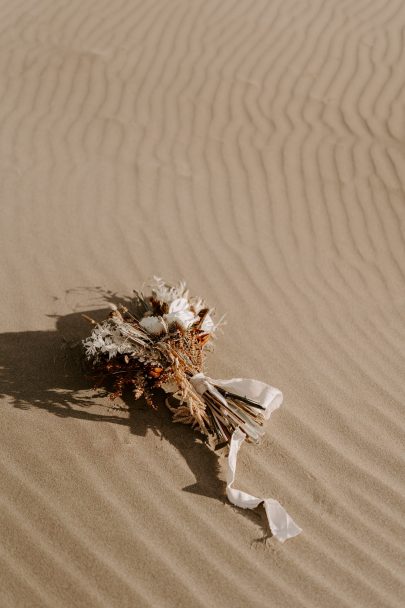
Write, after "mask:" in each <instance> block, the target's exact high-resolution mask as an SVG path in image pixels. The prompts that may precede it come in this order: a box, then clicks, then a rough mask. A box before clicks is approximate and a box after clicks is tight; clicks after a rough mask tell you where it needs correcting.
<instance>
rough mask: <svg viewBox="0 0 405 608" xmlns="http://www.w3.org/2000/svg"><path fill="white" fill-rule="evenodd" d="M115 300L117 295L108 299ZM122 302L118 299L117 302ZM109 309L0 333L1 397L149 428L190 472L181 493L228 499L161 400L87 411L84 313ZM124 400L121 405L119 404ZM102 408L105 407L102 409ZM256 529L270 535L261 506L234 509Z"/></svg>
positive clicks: (197, 446)
mask: <svg viewBox="0 0 405 608" xmlns="http://www.w3.org/2000/svg"><path fill="white" fill-rule="evenodd" d="M108 299H109V301H110V302H114V303H118V302H119V301H120V300H119V299H118V298H113V297H111V298H108ZM121 301H122V300H121ZM109 310H110V309H102V310H101V309H98V310H92V311H83V312H80V313H72V314H68V315H65V316H60V317H55V319H56V329H55V330H51V331H25V332H19V333H3V334H0V397H7V400H8V401H9V402H11V403H12V405H13V406H14V407H16V408H19V409H29V408H32V407H36V408H40V409H43V410H46V411H47V412H50V413H52V414H54V415H56V416H59V417H61V418H67V417H70V418H79V419H82V420H88V421H89V422H93V423H100V422H101V423H102V422H110V423H115V424H121V425H127V426H129V428H130V430H131V433H133V434H134V435H141V436H145V435H146V433H147V431H148V430H149V429H150V430H152V432H153V433H155V434H156V435H159V436H160V437H161V438H162V439H164V440H166V441H169V442H170V443H171V444H172V445H173V446H174V447H175V448H176V449H177V450H178V451H179V452H180V453H181V455H182V456H183V458H184V459H185V461H186V462H187V464H188V466H189V468H190V470H191V471H192V473H193V474H194V476H195V479H196V481H195V483H194V484H192V485H191V486H187V487H185V488H183V491H186V492H191V493H194V494H199V495H202V496H207V497H209V498H214V499H216V500H220V501H221V502H227V501H226V496H225V482H224V481H223V480H222V479H221V478H220V477H219V471H220V466H219V457H218V455H217V454H216V453H215V452H213V451H212V450H211V449H210V448H209V447H208V446H207V445H206V444H205V443H202V442H201V439H202V436H201V435H199V433H196V432H195V431H193V430H192V429H191V427H187V426H183V425H180V424H173V422H172V421H171V414H170V412H169V410H168V409H167V408H166V406H165V405H164V402H163V399H162V400H161V402H160V403H159V405H158V408H157V410H152V409H151V408H150V407H148V406H147V405H146V404H145V403H144V402H143V400H138V401H135V400H134V399H133V397H132V395H130V394H129V395H124V397H123V399H122V400H121V404H118V405H117V408H118V409H121V410H122V409H125V410H126V411H127V412H128V417H125V418H123V417H122V412H121V415H117V414H114V410H113V409H112V408H111V404H110V402H109V403H108V406H104V407H103V406H102V405H100V407H99V409H100V413H95V412H94V407H92V408H91V409H92V411H88V410H89V409H90V406H94V398H95V397H97V398H98V400H100V399H99V398H100V393H99V392H96V393H94V391H92V390H91V387H92V386H93V384H92V379H91V378H89V377H86V374H85V373H84V370H83V368H82V363H81V357H80V340H81V339H82V338H83V337H85V336H86V335H88V333H89V325H88V323H86V321H85V320H84V319H83V316H82V315H83V314H86V315H88V316H90V317H92V318H93V319H95V320H97V321H99V320H102V319H104V318H105V317H106V316H107V314H108V312H109ZM122 402H123V403H122ZM103 410H104V411H103ZM238 512H240V513H243V514H244V515H245V516H247V517H248V518H249V519H251V520H252V521H254V523H256V524H257V525H259V527H260V528H261V532H262V534H263V537H261V538H259V539H256V540H255V541H254V542H256V541H265V540H266V538H268V537H270V532H269V529H268V525H267V521H266V518H265V516H264V512H263V509H259V510H257V511H245V510H243V511H242V510H240V509H238Z"/></svg>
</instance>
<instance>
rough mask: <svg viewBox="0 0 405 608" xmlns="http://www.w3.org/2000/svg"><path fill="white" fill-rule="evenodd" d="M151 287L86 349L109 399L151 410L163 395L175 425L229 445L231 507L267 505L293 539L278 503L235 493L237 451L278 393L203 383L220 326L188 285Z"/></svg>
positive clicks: (276, 527) (254, 433)
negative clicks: (126, 397) (129, 398)
mask: <svg viewBox="0 0 405 608" xmlns="http://www.w3.org/2000/svg"><path fill="white" fill-rule="evenodd" d="M150 288H151V294H150V295H149V296H144V295H143V294H142V293H141V292H135V297H134V299H133V302H132V306H131V310H130V309H129V308H128V307H124V306H119V307H115V308H114V309H113V310H112V311H111V313H110V314H109V316H108V318H107V319H105V320H104V321H103V322H101V323H95V322H93V323H94V325H95V326H94V328H93V330H92V332H91V335H90V336H89V337H88V338H86V339H85V340H84V341H83V346H84V350H85V356H86V359H87V361H88V362H89V363H90V366H91V369H92V371H93V372H94V373H95V374H97V375H98V376H99V378H100V382H99V384H101V383H103V382H104V381H107V380H108V381H110V382H112V386H113V389H112V392H111V397H112V398H115V397H118V396H120V395H121V394H122V392H123V390H124V389H126V388H130V389H131V390H132V392H133V394H134V396H135V398H139V397H141V396H143V397H144V398H145V400H146V402H147V403H148V404H149V405H150V406H151V407H156V406H155V396H156V392H157V391H158V390H159V389H163V391H165V392H166V393H168V394H169V397H168V398H167V399H166V404H167V406H168V407H169V409H170V410H171V411H172V413H173V419H174V421H175V422H181V423H184V424H190V425H191V426H192V427H194V428H198V429H199V430H200V431H201V432H202V433H203V434H204V435H206V436H208V437H209V438H210V439H212V441H213V443H214V445H215V446H216V447H217V448H219V447H223V446H226V445H229V447H230V451H229V458H228V485H227V495H228V498H229V500H230V501H231V502H232V503H233V504H236V505H238V506H241V507H243V508H254V507H255V506H257V505H258V504H260V503H261V502H264V506H265V508H266V512H267V515H268V519H269V523H270V527H271V530H272V532H273V534H274V535H275V536H276V537H277V538H278V539H279V540H281V541H284V540H286V538H290V537H292V536H295V535H296V534H298V533H299V532H300V531H301V529H300V528H298V526H296V524H295V523H294V522H293V520H292V519H291V518H290V516H289V515H288V514H287V513H286V512H285V511H284V509H283V508H282V507H281V505H280V504H279V503H278V502H277V501H275V500H273V499H261V498H256V497H254V496H251V495H249V494H246V493H245V492H241V491H239V490H235V489H234V488H233V487H232V484H233V481H234V477H235V472H236V457H237V453H238V450H239V448H240V445H241V444H242V443H243V441H244V440H245V438H247V440H248V441H251V442H255V443H257V442H258V441H259V439H260V437H261V436H262V435H263V434H264V429H263V424H264V422H265V420H266V419H268V418H269V417H270V414H271V412H272V411H274V410H275V409H277V408H278V407H279V406H280V405H281V403H282V399H283V397H282V394H281V392H280V391H279V390H278V389H276V388H274V387H272V386H269V385H268V384H265V383H263V382H260V381H258V380H250V379H245V378H233V379H231V380H213V379H212V378H209V377H208V376H206V375H205V373H204V362H205V356H206V352H207V349H208V347H209V345H210V344H211V343H212V340H213V339H214V337H215V334H216V331H217V329H218V327H219V326H220V324H221V320H220V321H219V322H217V323H215V321H214V319H213V317H214V310H213V309H211V308H209V307H208V306H207V305H206V303H205V302H204V300H203V299H201V298H196V297H190V295H189V292H188V289H187V288H186V284H185V283H184V282H180V283H178V284H177V285H169V284H168V283H166V282H164V281H163V280H162V279H160V278H158V277H154V280H153V282H152V283H151V284H150Z"/></svg>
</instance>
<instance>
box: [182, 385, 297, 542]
mask: <svg viewBox="0 0 405 608" xmlns="http://www.w3.org/2000/svg"><path fill="white" fill-rule="evenodd" d="M190 382H191V383H192V385H193V386H194V388H195V390H196V391H197V392H198V393H199V394H200V395H202V394H203V393H205V391H207V390H209V391H210V392H212V393H214V394H215V395H216V397H217V398H218V399H219V398H221V400H223V399H224V397H223V396H222V395H221V393H220V392H219V391H217V390H216V389H215V386H214V385H216V386H219V387H220V388H223V389H225V390H228V391H229V392H232V393H235V394H236V395H240V396H241V397H247V398H248V399H251V400H253V401H256V402H258V403H260V405H262V406H263V407H265V408H266V409H265V411H264V417H265V418H266V420H268V419H269V418H270V415H271V413H272V412H273V411H274V410H276V409H277V408H279V407H280V405H281V404H282V402H283V395H282V393H281V391H279V390H278V389H277V388H274V387H273V386H270V385H269V384H265V383H264V382H260V381H259V380H250V379H246V378H232V379H231V380H213V379H212V378H208V377H207V376H205V374H203V373H199V374H195V375H194V376H193V377H192V378H191V379H190ZM245 439H246V435H245V433H244V432H243V430H241V429H240V428H238V429H236V430H235V431H234V432H233V434H232V437H231V443H230V448H229V455H228V470H227V486H226V495H227V497H228V500H229V502H231V503H232V504H233V505H236V506H237V507H241V508H242V509H255V508H256V507H258V506H259V505H260V504H261V503H263V504H264V508H265V511H266V515H267V519H268V522H269V526H270V530H271V532H272V534H273V536H275V537H276V538H277V540H279V541H280V542H282V543H283V542H284V541H286V540H287V539H288V538H293V537H294V536H297V535H298V534H299V533H300V532H302V530H301V528H300V527H299V526H297V524H296V523H295V522H294V520H293V519H292V518H291V517H290V516H289V515H288V513H287V511H286V510H285V509H284V508H283V507H282V506H281V505H280V503H279V502H278V501H277V500H274V499H273V498H257V497H256V496H252V495H251V494H248V493H247V492H243V491H242V490H237V489H236V488H233V487H232V484H233V482H234V481H235V476H236V464H237V459H238V452H239V449H240V447H241V445H242V443H243V442H244V441H245Z"/></svg>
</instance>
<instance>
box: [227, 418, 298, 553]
mask: <svg viewBox="0 0 405 608" xmlns="http://www.w3.org/2000/svg"><path fill="white" fill-rule="evenodd" d="M245 438H246V435H245V434H244V433H243V431H241V430H240V429H236V430H235V431H234V432H233V435H232V438H231V443H230V449H229V456H228V471H227V486H226V495H227V497H228V500H229V502H230V503H232V504H233V505H235V506H237V507H240V508H242V509H255V508H256V507H257V506H259V505H260V504H261V503H264V508H265V511H266V515H267V519H268V522H269V526H270V530H271V533H272V534H273V536H274V537H275V538H277V540H279V541H280V542H282V543H283V542H284V541H286V540H287V539H288V538H293V537H294V536H297V535H298V534H300V532H302V529H301V528H300V527H299V526H297V524H296V523H295V522H294V520H293V519H292V517H290V515H289V514H288V513H287V511H286V510H285V509H284V508H283V507H282V506H281V505H280V503H279V502H278V501H277V500H274V499H273V498H257V497H256V496H252V495H251V494H248V493H247V492H242V491H241V490H237V489H236V488H233V487H232V485H233V482H234V481H235V476H236V465H237V457H238V452H239V449H240V447H241V445H242V443H243V442H244V441H245Z"/></svg>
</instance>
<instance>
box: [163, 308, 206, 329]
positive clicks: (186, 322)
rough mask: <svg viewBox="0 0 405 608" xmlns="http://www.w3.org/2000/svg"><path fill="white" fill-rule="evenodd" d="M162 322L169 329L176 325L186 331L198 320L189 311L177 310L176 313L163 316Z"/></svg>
mask: <svg viewBox="0 0 405 608" xmlns="http://www.w3.org/2000/svg"><path fill="white" fill-rule="evenodd" d="M163 318H164V320H165V321H166V323H167V324H168V326H169V327H172V326H173V325H175V324H177V325H180V327H182V328H183V329H188V328H189V327H191V326H192V325H193V323H195V322H196V321H197V320H198V317H195V316H194V314H193V313H192V312H191V310H179V311H178V312H170V313H168V314H167V315H163Z"/></svg>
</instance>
